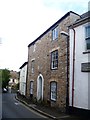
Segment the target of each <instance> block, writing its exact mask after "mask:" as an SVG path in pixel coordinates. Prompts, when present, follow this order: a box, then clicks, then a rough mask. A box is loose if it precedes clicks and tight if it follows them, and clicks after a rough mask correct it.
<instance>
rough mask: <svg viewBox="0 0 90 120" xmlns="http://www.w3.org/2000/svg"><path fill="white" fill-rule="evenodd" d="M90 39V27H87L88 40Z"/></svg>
mask: <svg viewBox="0 0 90 120" xmlns="http://www.w3.org/2000/svg"><path fill="white" fill-rule="evenodd" d="M88 37H90V26H87V27H86V38H88Z"/></svg>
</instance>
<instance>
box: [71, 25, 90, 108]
mask: <svg viewBox="0 0 90 120" xmlns="http://www.w3.org/2000/svg"><path fill="white" fill-rule="evenodd" d="M75 31H76V36H75V38H76V39H75V42H76V43H75V45H76V47H75V78H74V79H75V81H74V107H77V108H82V109H88V102H89V101H88V72H81V63H85V62H88V54H83V52H85V51H86V42H85V25H81V26H78V27H76V28H75ZM73 40H74V39H73V30H72V29H70V83H69V85H70V89H69V106H72V69H73V67H72V59H73Z"/></svg>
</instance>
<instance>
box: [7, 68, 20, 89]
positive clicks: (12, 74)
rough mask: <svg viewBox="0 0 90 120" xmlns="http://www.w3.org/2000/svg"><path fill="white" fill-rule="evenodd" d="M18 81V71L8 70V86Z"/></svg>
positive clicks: (12, 85)
mask: <svg viewBox="0 0 90 120" xmlns="http://www.w3.org/2000/svg"><path fill="white" fill-rule="evenodd" d="M18 83H19V73H18V72H16V71H13V70H11V71H10V81H9V86H11V87H14V86H15V85H16V84H18Z"/></svg>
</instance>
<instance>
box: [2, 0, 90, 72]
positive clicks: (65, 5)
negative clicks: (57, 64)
mask: <svg viewBox="0 0 90 120" xmlns="http://www.w3.org/2000/svg"><path fill="white" fill-rule="evenodd" d="M88 2H89V0H65V2H64V1H63V0H0V69H4V68H8V69H9V70H16V71H19V67H20V66H21V65H22V64H23V63H24V62H25V61H27V55H28V47H27V46H28V44H29V43H31V42H32V41H33V40H35V39H36V38H37V37H38V36H39V35H40V34H42V33H43V32H44V31H45V30H46V29H47V28H49V27H50V26H51V25H52V24H53V23H55V22H56V21H57V20H58V19H60V18H61V17H62V16H63V15H64V14H66V13H67V12H68V11H74V12H76V13H78V14H83V13H84V12H87V11H88Z"/></svg>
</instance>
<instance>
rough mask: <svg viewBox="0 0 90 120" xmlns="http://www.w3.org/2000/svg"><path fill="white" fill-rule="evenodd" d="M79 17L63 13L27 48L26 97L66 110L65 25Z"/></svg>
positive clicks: (66, 28)
mask: <svg viewBox="0 0 90 120" xmlns="http://www.w3.org/2000/svg"><path fill="white" fill-rule="evenodd" d="M79 18H80V16H79V15H78V14H76V13H74V12H72V11H70V12H68V13H67V14H65V15H64V16H63V17H62V18H61V19H59V20H58V21H57V22H56V23H55V24H53V25H52V26H51V27H50V28H48V29H47V30H46V31H45V32H44V33H43V34H41V35H40V36H39V37H38V38H37V39H36V40H35V41H33V42H32V43H30V44H29V45H28V70H27V73H28V77H27V97H30V96H33V99H37V101H45V102H46V103H47V104H50V105H51V106H54V107H59V108H61V110H62V111H64V110H65V108H66V104H68V95H67V89H68V88H67V44H66V43H67V42H66V40H67V38H66V36H62V35H61V34H60V32H61V31H65V32H67V33H69V30H68V26H69V25H71V24H73V23H74V22H75V21H76V20H77V19H79Z"/></svg>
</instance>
